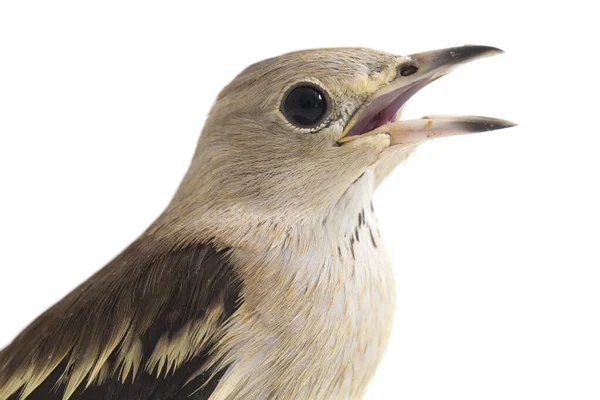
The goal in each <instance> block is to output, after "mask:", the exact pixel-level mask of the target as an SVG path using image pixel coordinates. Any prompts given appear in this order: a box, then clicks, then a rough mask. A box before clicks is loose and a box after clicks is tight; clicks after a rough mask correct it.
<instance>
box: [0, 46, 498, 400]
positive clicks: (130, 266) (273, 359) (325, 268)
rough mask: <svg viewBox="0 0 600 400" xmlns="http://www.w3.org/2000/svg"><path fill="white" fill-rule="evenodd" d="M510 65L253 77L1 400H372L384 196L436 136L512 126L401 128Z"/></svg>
mask: <svg viewBox="0 0 600 400" xmlns="http://www.w3.org/2000/svg"><path fill="white" fill-rule="evenodd" d="M497 52H498V50H497V49H494V48H489V47H482V46H474V47H473V46H465V47H462V48H452V49H445V50H440V51H434V52H429V53H420V54H417V55H413V56H412V57H402V56H394V55H391V54H387V53H383V52H379V51H374V50H369V49H353V48H342V49H321V50H307V51H301V52H295V53H289V54H285V55H282V56H280V57H275V58H272V59H268V60H265V61H262V62H259V63H257V64H255V65H253V66H250V67H249V68H247V69H246V70H244V71H243V72H242V73H241V74H240V75H239V76H238V77H236V78H235V79H234V80H233V82H232V83H231V84H229V85H228V86H227V87H225V89H223V91H222V92H221V93H220V95H219V96H218V98H217V101H216V103H215V105H214V106H213V108H212V109H211V112H210V114H209V116H208V119H207V121H206V124H205V126H204V129H203V131H202V134H201V136H200V139H199V142H198V146H197V150H196V153H195V155H194V157H193V159H192V163H191V166H190V168H189V170H188V172H187V173H186V175H185V177H184V179H183V181H182V183H181V185H180V187H179V189H178V190H177V193H176V194H175V196H174V198H173V200H172V201H171V203H170V204H169V206H168V207H167V209H166V210H165V211H164V212H163V214H162V215H161V216H160V217H159V218H158V219H157V220H156V221H155V222H154V223H153V224H152V225H151V226H150V227H149V228H148V230H147V231H146V232H144V233H143V234H142V235H141V237H140V238H138V240H136V241H135V242H134V243H133V244H132V245H131V246H129V247H128V248H127V249H126V250H125V251H124V252H123V253H122V254H120V255H119V256H118V257H117V258H115V259H114V260H113V261H111V262H110V263H109V264H108V265H107V266H106V267H104V268H103V269H102V270H100V271H99V272H97V273H96V274H95V275H94V276H92V277H91V278H90V279H88V280H87V281H86V282H84V283H83V284H82V285H80V286H79V287H78V288H76V289H75V290H74V291H73V292H71V293H70V294H69V295H67V296H66V297H65V298H64V299H62V300H61V301H60V302H58V303H57V304H56V305H54V306H53V307H52V308H50V309H49V310H48V311H46V312H45V313H44V314H42V315H41V316H40V317H39V318H38V319H36V320H35V321H34V322H33V323H32V324H31V325H30V326H29V327H28V328H26V329H25V330H24V331H23V332H22V333H21V334H20V335H19V336H18V337H17V338H16V339H15V340H14V341H13V342H12V343H11V344H9V345H8V347H6V348H5V349H4V350H2V352H0V400H7V399H10V400H13V399H14V400H16V399H27V400H36V399H50V400H53V399H61V400H75V399H77V400H79V399H81V400H84V399H85V400H88V399H107V398H110V399H113V400H119V399H123V400H124V399H129V400H159V399H160V400H167V399H184V398H186V399H187V398H189V399H196V400H199V399H210V400H241V399H307V398H310V399H359V398H361V396H362V394H363V393H364V391H365V390H366V387H367V384H368V382H369V380H370V379H371V377H372V376H373V374H374V372H375V369H376V367H377V365H378V363H379V361H380V359H381V357H382V355H383V352H384V350H385V347H386V344H387V341H388V338H389V334H390V330H391V325H392V316H393V309H394V283H393V276H392V272H391V267H390V264H389V262H388V260H387V257H386V254H385V251H384V249H383V243H382V239H381V236H380V234H379V230H378V227H377V220H376V218H375V215H374V210H373V206H372V198H373V194H374V192H375V190H376V188H377V186H378V185H379V184H380V182H381V181H382V179H383V178H384V177H385V176H387V175H388V174H389V173H390V172H391V170H392V169H393V168H394V167H395V166H397V165H398V164H399V163H401V162H402V161H403V160H405V159H406V158H407V157H408V156H409V155H410V154H411V153H412V152H413V151H414V149H415V148H416V147H417V146H418V145H419V144H420V143H422V142H423V140H425V139H426V138H428V137H429V135H430V134H431V135H434V136H435V135H438V134H442V133H444V132H445V131H444V129H446V128H448V129H450V130H449V131H446V132H445V133H444V134H446V135H450V134H455V133H456V132H457V128H463V127H464V128H465V129H466V130H468V131H469V132H474V131H476V130H490V129H497V128H498V127H507V126H509V125H508V123H507V122H506V121H500V120H491V119H486V118H481V117H478V118H459V119H456V118H454V119H453V118H449V117H445V118H443V119H435V118H434V119H433V120H430V121H426V122H425V123H420V124H414V123H411V124H403V121H396V122H394V121H395V119H396V118H397V114H399V110H400V108H401V107H402V105H403V104H404V101H406V100H407V99H408V97H410V95H412V94H413V93H414V92H416V90H418V89H419V88H420V87H423V86H424V85H425V84H426V83H428V82H430V81H433V80H435V79H437V78H438V77H439V76H441V75H440V74H443V73H445V72H447V70H449V69H451V68H454V67H455V66H456V65H458V64H460V63H464V62H466V61H468V60H470V59H475V58H479V57H482V56H485V55H489V54H491V53H493V54H496V53H497ZM298 87H300V88H302V91H301V92H298V93H299V94H298V93H297V96H296V97H294V98H295V99H296V100H297V101H298V103H294V104H292V106H293V107H294V108H295V110H296V111H298V110H300V112H301V113H302V112H303V110H304V111H307V110H308V111H310V113H307V114H306V115H305V116H303V115H300V118H299V119H295V117H294V116H293V115H292V117H290V115H291V114H290V113H289V112H288V111H289V110H287V109H285V105H286V104H287V103H286V100H288V99H289V98H288V97H286V96H288V94H289V93H290V90H293V89H294V88H298ZM303 96H304V97H303ZM315 99H316V100H315ZM315 107H321V108H319V109H317V110H316V109H315ZM296 111H295V112H296ZM315 111H318V112H315ZM303 121H308V122H309V123H304V122H303ZM407 122H408V121H407ZM434 124H439V125H434ZM420 126H422V127H423V128H418V127H420ZM432 126H433V128H432ZM407 127H408V128H407ZM415 127H417V128H415ZM367 128H368V129H367ZM467 128H468V129H467ZM419 129H421V130H420V131H419ZM448 132H449V133H448Z"/></svg>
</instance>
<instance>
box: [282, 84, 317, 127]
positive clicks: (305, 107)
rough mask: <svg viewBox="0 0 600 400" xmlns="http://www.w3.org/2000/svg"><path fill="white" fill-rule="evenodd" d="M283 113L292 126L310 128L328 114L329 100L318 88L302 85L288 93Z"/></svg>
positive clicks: (283, 105)
mask: <svg viewBox="0 0 600 400" xmlns="http://www.w3.org/2000/svg"><path fill="white" fill-rule="evenodd" d="M281 112H282V113H283V115H285V117H286V118H287V120H288V121H290V122H291V123H292V124H294V125H296V126H299V127H301V128H309V127H311V126H315V125H317V124H318V123H319V122H320V121H321V119H322V118H323V116H324V115H325V113H326V112H327V100H326V99H325V95H324V94H323V92H322V91H321V90H320V89H319V88H317V87H316V86H314V85H311V84H300V85H297V86H295V87H293V88H292V89H290V90H289V91H288V93H287V94H286V96H285V98H284V99H283V104H281Z"/></svg>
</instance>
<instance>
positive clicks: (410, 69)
mask: <svg viewBox="0 0 600 400" xmlns="http://www.w3.org/2000/svg"><path fill="white" fill-rule="evenodd" d="M418 70H419V68H417V67H415V66H414V65H412V64H404V65H401V66H400V67H399V68H398V73H399V74H400V75H402V76H409V75H412V74H414V73H415V72H417V71H418Z"/></svg>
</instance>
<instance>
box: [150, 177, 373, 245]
mask: <svg viewBox="0 0 600 400" xmlns="http://www.w3.org/2000/svg"><path fill="white" fill-rule="evenodd" d="M375 179H376V177H375V174H374V172H373V171H372V170H368V171H366V172H365V173H364V174H363V175H362V176H361V177H359V178H358V179H357V180H356V181H355V182H354V183H352V184H351V185H350V186H349V187H348V188H347V190H346V191H344V192H343V194H342V195H341V196H340V197H339V198H338V199H337V201H335V202H332V203H331V204H324V205H323V206H322V207H320V208H311V209H309V210H289V209H285V208H275V209H267V210H263V209H258V208H250V207H248V206H247V204H245V203H243V202H240V203H235V202H230V203H223V202H211V201H209V200H206V201H198V200H197V199H193V201H177V202H173V203H171V205H170V206H169V207H168V208H167V210H166V211H165V212H164V213H163V215H161V217H159V219H158V220H157V221H156V222H155V223H154V224H153V225H152V226H151V227H150V228H149V230H148V231H147V234H148V235H152V236H159V237H165V236H168V237H169V239H171V240H175V241H176V243H181V244H182V245H185V244H186V243H189V242H191V243H193V242H198V241H202V242H206V241H210V242H212V243H213V244H215V245H216V246H217V247H221V248H247V249H249V250H252V251H265V250H269V249H272V248H275V247H277V246H289V245H290V243H291V242H295V243H296V244H295V247H296V248H297V251H299V252H308V251H310V249H311V248H314V246H315V245H316V244H317V243H316V242H318V241H320V240H324V238H323V235H325V236H327V237H328V238H329V237H331V238H337V237H340V236H344V235H351V234H352V232H353V230H354V229H355V227H356V225H357V223H359V221H360V222H363V223H364V219H365V215H366V211H367V210H372V196H373V191H374V187H375Z"/></svg>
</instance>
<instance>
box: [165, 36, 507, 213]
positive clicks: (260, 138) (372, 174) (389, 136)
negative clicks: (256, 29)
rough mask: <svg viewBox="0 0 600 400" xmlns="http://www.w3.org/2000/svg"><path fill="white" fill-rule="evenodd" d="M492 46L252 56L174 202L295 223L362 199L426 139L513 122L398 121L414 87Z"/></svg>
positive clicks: (219, 103) (224, 97)
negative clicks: (406, 52) (403, 53)
mask: <svg viewBox="0 0 600 400" xmlns="http://www.w3.org/2000/svg"><path fill="white" fill-rule="evenodd" d="M498 53H501V51H500V50H498V49H496V48H493V47H486V46H464V47H456V48H449V49H443V50H436V51H430V52H424V53H418V54H413V55H410V56H397V55H392V54H388V53H384V52H380V51H375V50H370V49H364V48H338V49H319V50H305V51H299V52H294V53H289V54H285V55H282V56H279V57H275V58H271V59H267V60H264V61H261V62H258V63H256V64H254V65H252V66H250V67H248V68H247V69H246V70H244V71H243V72H242V73H240V74H239V75H238V76H237V77H236V78H235V79H234V80H233V81H232V82H231V83H230V84H229V85H228V86H226V87H225V88H224V89H223V90H222V91H221V93H220V94H219V96H218V98H217V100H216V102H215V104H214V106H213V108H212V110H211V111H210V114H209V116H208V119H207V121H206V124H205V127H204V129H203V132H202V134H201V137H200V140H199V143H198V147H197V150H196V154H195V156H194V159H193V161H192V165H191V168H190V170H189V171H188V174H187V175H186V178H185V179H184V181H183V183H182V185H181V187H180V190H179V192H178V193H177V195H176V197H175V200H174V204H180V203H186V204H187V205H188V208H194V207H196V206H197V205H198V204H202V205H203V207H204V209H205V212H208V211H209V210H211V211H210V212H213V213H215V210H220V211H221V212H226V213H227V212H232V210H238V212H239V214H241V215H253V216H256V218H257V219H265V220H266V219H273V218H279V219H286V218H287V221H288V223H297V222H298V221H299V220H302V219H306V218H308V216H313V215H317V216H322V215H327V213H330V212H331V211H332V210H333V209H335V208H336V207H339V203H340V200H341V199H343V198H344V196H347V195H348V193H350V192H351V193H353V196H363V197H364V196H368V197H369V196H371V195H372V193H373V191H374V189H375V187H376V186H377V184H378V183H379V182H380V181H381V180H382V179H383V178H384V177H385V176H387V174H389V172H390V171H391V170H392V169H393V167H395V166H396V165H397V164H399V163H400V162H401V161H402V160H404V159H405V158H406V157H407V156H408V155H409V154H410V153H411V152H412V151H413V150H414V149H415V148H416V147H417V146H418V145H420V144H421V143H423V142H425V141H426V140H428V139H431V138H435V137H443V136H450V135H456V134H461V133H473V132H480V131H488V130H494V129H500V128H505V127H508V126H512V125H513V124H512V123H510V122H508V121H503V120H497V119H492V118H484V117H472V116H468V117H464V116H430V117H425V118H423V119H419V120H401V119H399V117H400V114H401V111H402V108H403V106H404V104H405V103H406V102H407V101H408V100H409V98H410V97H411V96H412V95H413V94H415V93H416V92H417V91H418V90H419V89H421V88H423V87H424V86H426V85H427V84H429V83H430V82H432V81H434V80H436V79H437V78H439V77H441V76H443V75H445V74H447V73H448V72H450V71H451V70H453V69H454V68H456V67H457V66H460V65H462V64H464V63H466V62H469V61H472V60H475V59H478V58H482V57H486V56H490V55H495V54H498ZM355 188H356V189H355ZM224 210H225V211H224Z"/></svg>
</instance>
